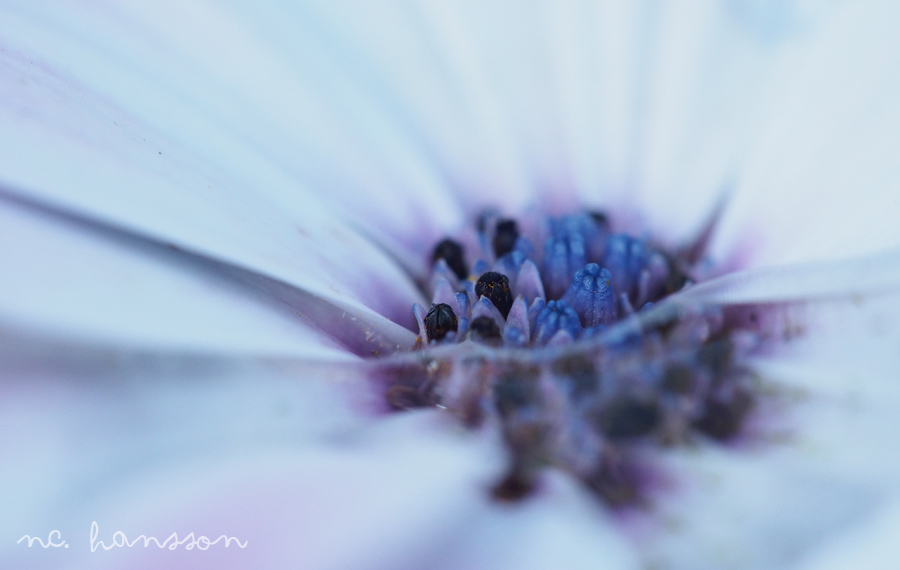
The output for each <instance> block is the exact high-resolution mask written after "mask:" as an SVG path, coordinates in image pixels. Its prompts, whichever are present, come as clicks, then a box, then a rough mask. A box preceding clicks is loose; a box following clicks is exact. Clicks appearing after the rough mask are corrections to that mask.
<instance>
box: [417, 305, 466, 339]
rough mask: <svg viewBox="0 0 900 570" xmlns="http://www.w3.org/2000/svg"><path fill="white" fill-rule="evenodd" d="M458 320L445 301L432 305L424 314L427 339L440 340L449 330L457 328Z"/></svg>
mask: <svg viewBox="0 0 900 570" xmlns="http://www.w3.org/2000/svg"><path fill="white" fill-rule="evenodd" d="M458 325H459V321H458V320H457V318H456V314H454V313H453V309H451V308H450V305H448V304H446V303H440V304H438V305H432V306H431V310H430V311H428V314H427V315H425V332H426V333H427V334H428V340H429V341H432V340H441V339H442V338H444V337H445V336H447V333H448V332H450V331H455V330H457V327H458Z"/></svg>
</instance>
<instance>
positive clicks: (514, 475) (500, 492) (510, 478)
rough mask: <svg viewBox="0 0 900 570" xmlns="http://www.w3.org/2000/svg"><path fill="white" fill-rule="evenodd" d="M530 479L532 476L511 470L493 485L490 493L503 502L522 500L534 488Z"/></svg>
mask: <svg viewBox="0 0 900 570" xmlns="http://www.w3.org/2000/svg"><path fill="white" fill-rule="evenodd" d="M532 479H533V477H532V476H528V475H526V474H524V473H519V472H517V471H515V470H513V471H511V472H510V473H509V474H507V475H506V477H504V478H503V479H502V480H501V481H500V482H499V483H497V484H496V485H494V488H493V489H492V490H491V495H493V497H494V499H496V500H498V501H503V502H513V501H519V500H522V499H524V498H525V497H527V496H528V495H529V493H531V492H532V491H533V490H534V481H533V480H532Z"/></svg>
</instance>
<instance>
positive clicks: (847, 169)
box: [718, 2, 900, 264]
mask: <svg viewBox="0 0 900 570" xmlns="http://www.w3.org/2000/svg"><path fill="white" fill-rule="evenodd" d="M898 24H900V10H898V9H897V6H896V4H894V3H892V2H866V3H857V2H848V3H845V4H843V5H842V6H841V7H840V9H836V10H835V11H834V14H833V16H831V17H829V18H828V19H827V22H825V25H823V26H821V27H819V28H816V29H814V30H811V31H810V33H809V37H808V38H807V41H804V42H798V43H796V44H793V45H790V46H789V49H786V50H784V52H783V53H782V54H781V55H780V61H779V64H778V68H777V73H776V74H775V75H774V76H773V79H772V82H771V85H770V86H769V89H768V90H767V93H766V97H765V98H764V99H765V106H766V111H765V113H764V114H763V115H762V119H763V120H762V123H761V124H760V126H759V137H758V138H757V139H756V140H755V141H754V143H753V145H752V147H750V148H749V149H748V150H749V153H748V157H747V163H746V167H745V168H744V169H743V170H742V172H741V173H740V174H739V175H738V176H737V189H736V192H735V196H734V198H735V199H734V202H733V204H732V205H731V206H732V207H731V211H730V212H729V216H727V217H726V219H725V224H724V226H723V228H722V229H723V236H722V239H721V240H720V241H719V243H718V245H719V248H718V251H719V252H720V253H721V252H724V251H726V250H727V249H728V248H729V247H730V248H735V247H737V248H738V249H740V250H741V251H742V252H743V253H744V254H745V255H746V256H752V257H753V259H754V263H757V264H774V263H790V262H795V261H806V260H814V259H840V258H845V257H850V256H853V255H860V254H866V253H871V252H873V251H877V250H883V249H886V248H888V247H893V246H896V245H898V244H900V233H898V227H900V226H898V225H897V224H896V223H895V220H896V219H897V218H898V216H900V210H898V208H900V202H898V200H897V199H896V196H897V186H898V184H900V168H898V166H897V161H896V160H895V155H896V149H897V148H900V138H898V137H900V113H898V110H897V105H896V104H895V102H896V100H897V98H898V96H900V80H898V77H897V74H896V73H895V70H896V69H897V66H898V65H900V42H898V41H897V37H896V34H895V33H894V32H895V30H896V29H897V26H898Z"/></svg>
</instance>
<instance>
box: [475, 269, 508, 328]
mask: <svg viewBox="0 0 900 570" xmlns="http://www.w3.org/2000/svg"><path fill="white" fill-rule="evenodd" d="M475 294H476V295H478V296H479V297H481V296H484V297H487V298H488V299H490V301H491V303H493V304H494V306H495V307H497V309H498V310H499V311H500V314H501V315H503V318H504V319H505V318H506V317H507V315H509V310H510V309H511V308H512V304H513V298H512V291H510V290H509V279H507V278H506V275H503V274H502V273H497V272H496V271H488V272H487V273H485V274H484V275H482V276H481V277H479V278H478V282H477V283H476V284H475Z"/></svg>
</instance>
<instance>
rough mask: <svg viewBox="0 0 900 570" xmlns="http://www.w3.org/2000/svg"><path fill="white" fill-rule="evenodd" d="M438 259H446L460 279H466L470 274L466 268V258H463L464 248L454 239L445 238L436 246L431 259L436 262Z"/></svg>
mask: <svg viewBox="0 0 900 570" xmlns="http://www.w3.org/2000/svg"><path fill="white" fill-rule="evenodd" d="M438 259H443V260H444V261H446V262H447V266H448V267H450V269H451V270H453V273H455V274H456V276H457V277H459V278H460V279H465V278H466V276H467V275H469V271H468V270H467V269H466V260H465V259H464V258H463V248H462V246H461V245H459V244H458V243H456V242H455V241H453V240H452V239H445V240H444V241H442V242H441V243H439V244H437V246H435V248H434V253H433V254H432V255H431V261H432V262H434V261H437V260H438Z"/></svg>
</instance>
